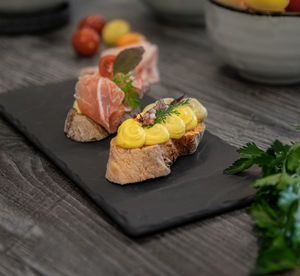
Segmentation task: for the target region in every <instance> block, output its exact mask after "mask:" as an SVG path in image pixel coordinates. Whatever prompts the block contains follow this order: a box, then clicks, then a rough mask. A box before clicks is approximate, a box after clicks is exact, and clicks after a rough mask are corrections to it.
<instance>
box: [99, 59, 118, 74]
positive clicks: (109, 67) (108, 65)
mask: <svg viewBox="0 0 300 276" xmlns="http://www.w3.org/2000/svg"><path fill="white" fill-rule="evenodd" d="M115 59H116V56H113V55H107V56H104V57H102V58H101V59H100V60H99V73H100V75H101V76H102V77H105V78H109V79H112V77H113V74H114V73H113V66H114V62H115Z"/></svg>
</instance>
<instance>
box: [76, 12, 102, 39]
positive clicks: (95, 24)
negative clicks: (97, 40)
mask: <svg viewBox="0 0 300 276" xmlns="http://www.w3.org/2000/svg"><path fill="white" fill-rule="evenodd" d="M104 25H105V21H104V19H103V18H102V17H101V16H99V15H89V16H87V17H84V18H83V19H81V21H80V22H79V24H78V29H82V28H92V29H94V30H95V31H96V32H97V33H98V34H99V35H101V33H102V29H103V27H104Z"/></svg>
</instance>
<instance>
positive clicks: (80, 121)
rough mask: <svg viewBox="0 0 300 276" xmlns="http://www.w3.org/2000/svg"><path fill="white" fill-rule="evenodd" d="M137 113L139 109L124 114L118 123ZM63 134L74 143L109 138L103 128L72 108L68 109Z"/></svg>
mask: <svg viewBox="0 0 300 276" xmlns="http://www.w3.org/2000/svg"><path fill="white" fill-rule="evenodd" d="M139 112H140V109H139V108H136V109H133V110H131V111H128V112H125V113H124V115H123V117H122V119H121V122H120V123H122V122H123V121H125V120H127V119H129V118H131V117H132V115H133V114H134V113H139ZM64 132H65V134H66V135H67V137H68V138H70V139H72V140H74V141H76V142H94V141H100V140H102V139H104V138H106V137H107V136H109V133H108V132H107V131H106V130H105V128H103V127H102V126H101V125H99V124H98V123H96V122H95V121H93V120H92V119H90V118H89V117H87V116H85V115H84V114H81V113H79V112H78V111H77V110H76V108H74V107H73V108H71V109H70V111H69V113H68V115H67V118H66V121H65V127H64Z"/></svg>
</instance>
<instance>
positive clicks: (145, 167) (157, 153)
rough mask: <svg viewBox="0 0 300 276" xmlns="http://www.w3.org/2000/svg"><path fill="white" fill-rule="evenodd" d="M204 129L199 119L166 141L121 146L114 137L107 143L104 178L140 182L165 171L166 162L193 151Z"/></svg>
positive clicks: (167, 171)
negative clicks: (184, 131) (194, 124)
mask: <svg viewBox="0 0 300 276" xmlns="http://www.w3.org/2000/svg"><path fill="white" fill-rule="evenodd" d="M204 130H205V125H204V124H203V123H198V125H197V126H196V127H195V128H194V129H192V130H190V131H187V132H186V133H185V135H184V136H183V137H182V138H180V139H170V140H169V141H168V142H167V143H164V144H160V145H153V146H144V147H142V148H136V149H125V148H122V147H119V146H117V145H116V138H113V139H112V140H111V143H110V153H109V159H108V162H107V169H106V178H107V179H108V180H109V181H111V182H114V183H118V184H121V185H124V184H129V183H135V182H141V181H144V180H146V179H150V178H156V177H160V176H166V175H168V174H169V173H170V172H171V170H170V166H171V165H172V164H173V162H175V160H176V159H177V158H178V157H179V156H183V155H188V154H192V153H194V152H195V151H196V149H197V147H198V145H199V143H200V141H201V138H202V136H203V133H204Z"/></svg>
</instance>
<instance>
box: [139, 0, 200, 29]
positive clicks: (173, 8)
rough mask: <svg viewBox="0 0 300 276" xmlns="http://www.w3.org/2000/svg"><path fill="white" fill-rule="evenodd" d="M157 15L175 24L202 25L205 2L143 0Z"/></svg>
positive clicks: (198, 0) (191, 0) (194, 0)
mask: <svg viewBox="0 0 300 276" xmlns="http://www.w3.org/2000/svg"><path fill="white" fill-rule="evenodd" d="M143 1H144V2H145V3H146V4H147V5H148V6H149V7H150V8H151V9H152V10H153V11H154V12H155V13H156V14H157V15H159V16H160V17H162V18H163V19H166V20H168V21H172V22H175V23H181V22H183V23H190V24H203V23H204V2H205V0H143Z"/></svg>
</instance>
